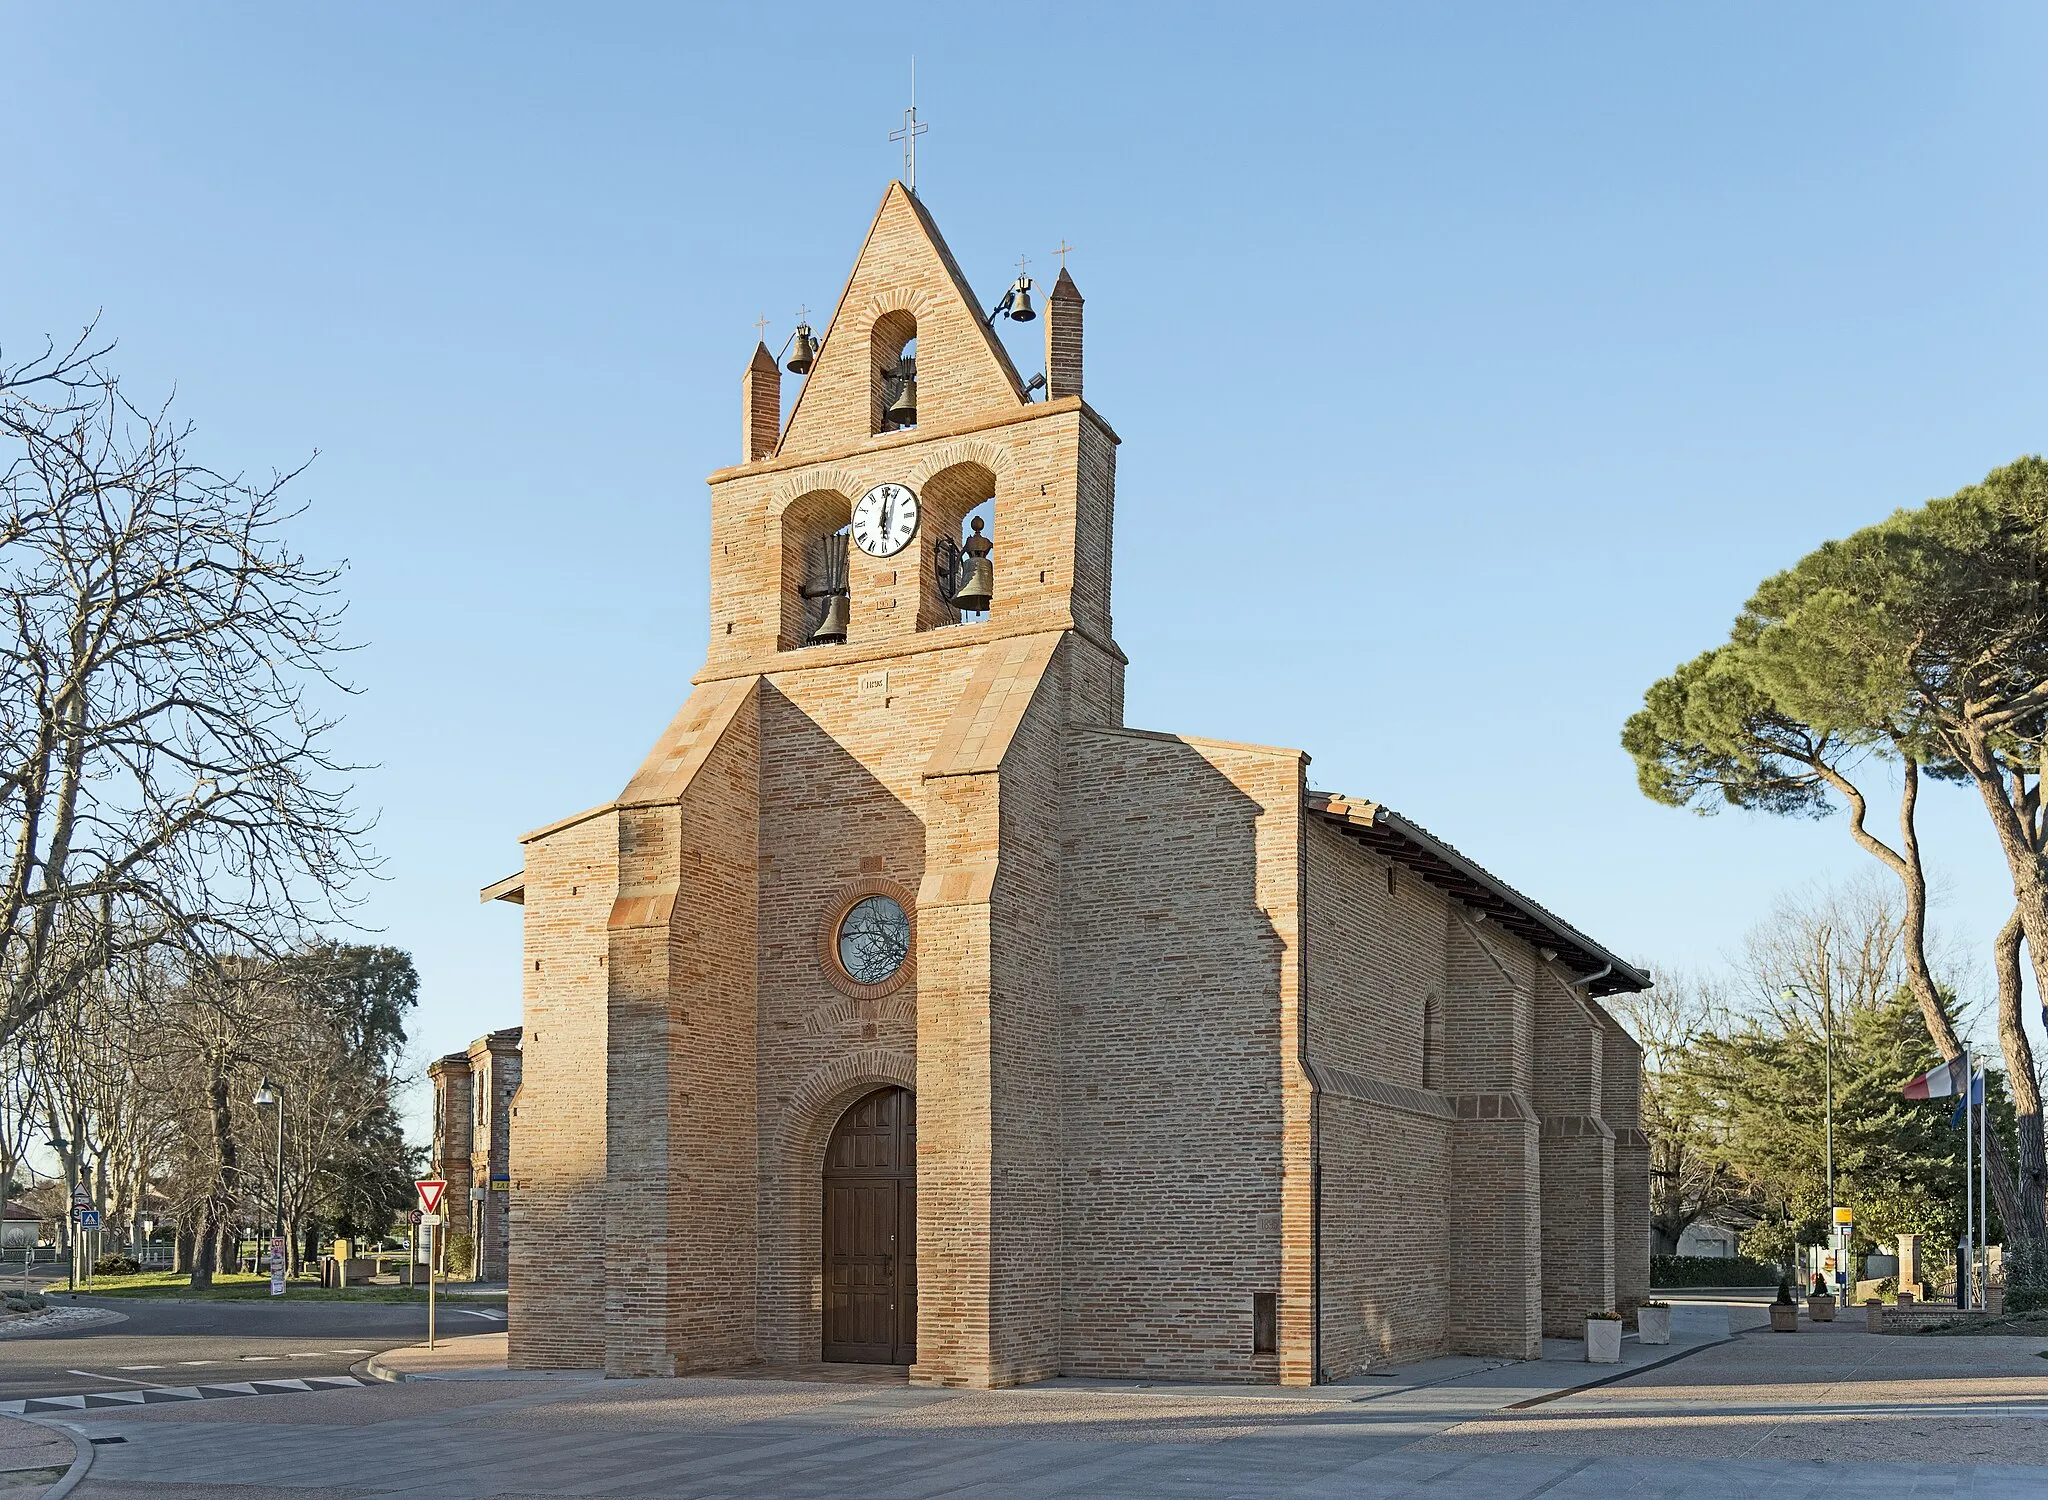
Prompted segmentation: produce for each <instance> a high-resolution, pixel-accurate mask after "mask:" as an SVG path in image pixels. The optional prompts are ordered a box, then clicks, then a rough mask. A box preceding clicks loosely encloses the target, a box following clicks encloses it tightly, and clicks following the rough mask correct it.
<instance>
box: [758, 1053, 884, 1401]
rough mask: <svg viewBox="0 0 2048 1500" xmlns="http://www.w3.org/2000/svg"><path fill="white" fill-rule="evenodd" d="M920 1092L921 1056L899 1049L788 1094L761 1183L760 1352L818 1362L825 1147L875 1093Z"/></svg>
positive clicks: (855, 1061)
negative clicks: (856, 1105) (850, 1110)
mask: <svg viewBox="0 0 2048 1500" xmlns="http://www.w3.org/2000/svg"><path fill="white" fill-rule="evenodd" d="M892 1085H893V1086H895V1087H897V1088H905V1089H910V1090H912V1091H913V1092H914V1091H915V1090H916V1088H917V1059H916V1057H915V1056H913V1055H912V1054H911V1053H910V1052H908V1051H906V1050H903V1049H901V1048H894V1047H868V1048H864V1049H862V1050H860V1051H857V1052H846V1053H842V1054H841V1055H839V1056H838V1057H835V1058H833V1059H832V1060H831V1061H830V1062H827V1063H823V1064H821V1065H820V1066H818V1067H817V1068H814V1069H813V1070H812V1071H811V1073H810V1074H809V1075H808V1076H807V1077H806V1078H805V1079H804V1081H803V1082H802V1083H800V1084H798V1085H797V1086H796V1088H795V1089H794V1090H793V1091H792V1092H791V1093H790V1096H789V1099H788V1101H787V1102H786V1103H785V1104H784V1105H783V1106H782V1111H781V1114H780V1117H779V1118H778V1119H777V1120H776V1123H775V1126H774V1131H773V1135H772V1136H771V1137H770V1138H769V1140H770V1144H769V1147H768V1150H769V1159H768V1161H767V1162H765V1163H764V1166H765V1167H766V1173H765V1174H764V1176H765V1177H766V1179H767V1180H765V1181H764V1182H763V1184H762V1198H763V1202H762V1210H763V1214H764V1217H769V1216H772V1217H769V1222H765V1223H763V1225H762V1231H763V1242H762V1254H761V1259H760V1267H761V1276H762V1282H761V1300H762V1304H763V1305H762V1313H763V1317H762V1324H761V1351H762V1354H763V1356H764V1357H766V1358H767V1359H768V1360H770V1361H788V1360H814V1359H816V1358H817V1357H818V1349H819V1339H820V1337H821V1336H822V1323H821V1316H822V1314H821V1311H820V1304H819V1303H818V1300H817V1295H816V1293H817V1286H818V1280H819V1267H818V1260H819V1257H818V1249H819V1246H820V1244H821V1243H822V1242H823V1238H824V1233H825V1204H824V1172H825V1147H826V1146H827V1145H828V1144H829V1143H830V1141H831V1138H832V1127H833V1126H835V1125H837V1124H838V1123H839V1117H840V1116H841V1115H843V1114H845V1113H846V1108H847V1106H848V1105H850V1104H852V1103H853V1102H854V1100H856V1099H858V1098H860V1097H861V1095H863V1094H865V1093H867V1092H868V1091H869V1090H871V1089H878V1088H887V1087H890V1086H892Z"/></svg>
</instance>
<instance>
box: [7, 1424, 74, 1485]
mask: <svg viewBox="0 0 2048 1500" xmlns="http://www.w3.org/2000/svg"><path fill="white" fill-rule="evenodd" d="M14 1420H15V1421H17V1422H26V1423H28V1424H29V1425H30V1426H32V1427H40V1428H42V1429H43V1430H44V1431H45V1432H61V1433H63V1434H64V1436H66V1437H68V1438H70V1439H71V1467H70V1468H68V1469H66V1470H65V1471H64V1476H63V1477H62V1478H61V1479H59V1480H58V1481H57V1482H56V1483H55V1484H53V1485H51V1486H50V1487H49V1488H48V1489H46V1490H44V1491H43V1497H42V1500H63V1497H64V1496H66V1495H68V1494H70V1493H71V1492H72V1491H73V1490H75V1489H77V1488H78V1486H79V1485H80V1484H81V1483H82V1482H84V1479H85V1474H86V1471H87V1470H88V1469H90V1468H91V1467H92V1439H91V1438H89V1437H87V1436H86V1435H85V1434H84V1433H83V1432H80V1431H79V1430H78V1429H77V1428H76V1427H72V1426H69V1425H67V1424H62V1423H57V1422H48V1421H43V1420H41V1419H39V1418H36V1417H16V1418H15V1419H14Z"/></svg>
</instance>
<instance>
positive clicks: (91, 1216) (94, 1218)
mask: <svg viewBox="0 0 2048 1500" xmlns="http://www.w3.org/2000/svg"><path fill="white" fill-rule="evenodd" d="M78 1227H79V1228H80V1229H97V1228H99V1227H100V1211H99V1210H98V1209H96V1208H81V1209H80V1210H79V1211H78Z"/></svg>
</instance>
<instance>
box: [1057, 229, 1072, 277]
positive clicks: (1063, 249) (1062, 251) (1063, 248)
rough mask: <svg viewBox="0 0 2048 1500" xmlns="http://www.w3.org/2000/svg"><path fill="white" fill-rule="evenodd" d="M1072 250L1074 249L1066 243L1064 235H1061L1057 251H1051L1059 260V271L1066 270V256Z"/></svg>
mask: <svg viewBox="0 0 2048 1500" xmlns="http://www.w3.org/2000/svg"><path fill="white" fill-rule="evenodd" d="M1073 248H1074V247H1073V246H1072V245H1070V244H1068V243H1067V237H1066V236H1065V235H1061V236H1060V247H1059V249H1057V250H1055V251H1053V254H1055V255H1057V256H1058V257H1059V258H1060V269H1061V270H1062V271H1064V270H1066V268H1067V254H1068V252H1069V251H1071V250H1072V249H1073Z"/></svg>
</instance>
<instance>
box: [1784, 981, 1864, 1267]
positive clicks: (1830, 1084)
mask: <svg viewBox="0 0 2048 1500" xmlns="http://www.w3.org/2000/svg"><path fill="white" fill-rule="evenodd" d="M1806 993H1807V997H1808V998H1809V999H1818V1000H1819V1001H1820V1012H1821V1025H1822V1028H1823V1030H1824V1031H1825V1032H1826V1035H1827V1041H1826V1043H1825V1046H1824V1048H1823V1051H1822V1062H1821V1072H1822V1077H1823V1079H1824V1080H1825V1094H1824V1096H1823V1097H1824V1099H1825V1103H1824V1104H1823V1105H1822V1110H1823V1119H1824V1120H1825V1122H1826V1124H1825V1129H1826V1132H1827V1145H1826V1148H1825V1149H1826V1153H1827V1157H1826V1161H1827V1178H1828V1235H1829V1237H1830V1238H1834V1237H1835V1224H1834V1218H1835V1000H1834V992H1833V990H1832V989H1829V990H1824V991H1823V992H1822V993H1821V994H1820V995H1818V996H1815V995H1814V993H1813V992H1812V991H1811V990H1808V991H1807V992H1806ZM1778 998H1779V999H1781V1000H1784V1001H1787V1002H1788V1003H1789V1002H1791V1001H1794V1000H1797V999H1798V998H1799V991H1798V990H1796V989H1794V988H1793V987H1792V986H1791V985H1789V984H1788V985H1786V986H1785V988H1784V989H1782V990H1780V991H1779V992H1778ZM1844 1248H1845V1249H1846V1248H1847V1247H1846V1246H1845V1247H1844ZM1844 1269H1846V1268H1844ZM1843 1284H1844V1278H1843V1275H1842V1271H1839V1270H1838V1271H1837V1272H1836V1282H1835V1289H1836V1297H1835V1300H1836V1301H1838V1302H1839V1301H1840V1300H1841V1288H1842V1286H1843Z"/></svg>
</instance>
